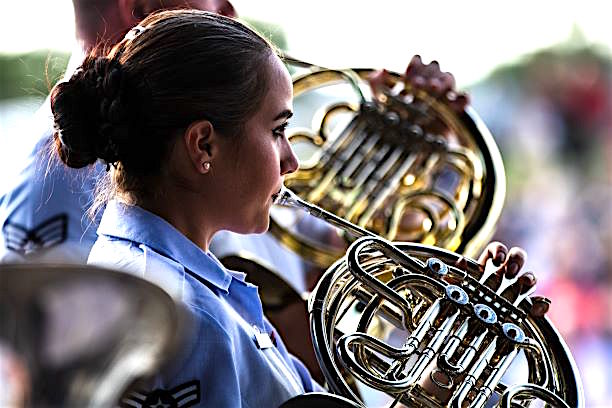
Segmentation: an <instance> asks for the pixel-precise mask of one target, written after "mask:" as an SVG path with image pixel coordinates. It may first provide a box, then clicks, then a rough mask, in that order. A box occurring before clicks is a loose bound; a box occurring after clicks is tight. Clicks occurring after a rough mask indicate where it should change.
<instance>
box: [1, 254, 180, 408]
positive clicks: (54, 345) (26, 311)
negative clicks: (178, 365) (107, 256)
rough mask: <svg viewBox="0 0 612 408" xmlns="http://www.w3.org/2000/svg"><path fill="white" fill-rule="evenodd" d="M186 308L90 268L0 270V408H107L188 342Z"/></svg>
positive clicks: (139, 283)
mask: <svg viewBox="0 0 612 408" xmlns="http://www.w3.org/2000/svg"><path fill="white" fill-rule="evenodd" d="M190 323H191V322H190V320H189V318H188V314H187V312H186V310H185V309H184V308H182V306H180V305H179V304H177V303H175V302H174V300H173V299H172V298H171V297H170V296H169V295H168V294H167V293H166V292H165V291H163V290H162V289H161V288H159V287H158V286H156V285H154V284H153V283H150V282H148V281H145V280H144V279H140V278H138V277H136V276H133V275H130V274H127V273H123V272H118V271H114V270H109V269H105V268H100V267H95V266H92V265H59V264H57V265H42V264H29V265H28V264H22V265H9V264H5V265H0V365H1V366H2V368H3V369H2V370H0V390H2V392H0V406H3V407H110V406H116V405H117V403H118V401H119V399H120V397H121V395H122V394H123V393H124V392H125V391H126V390H127V389H128V388H129V387H130V385H132V383H133V382H134V381H137V380H142V379H147V378H149V377H151V376H153V375H154V374H155V373H156V372H157V370H158V369H159V368H160V367H161V365H162V364H163V363H165V362H166V361H169V360H170V359H171V358H172V357H173V356H174V355H175V353H176V352H177V351H178V350H180V347H181V346H182V344H181V342H182V341H183V338H185V337H187V336H189V335H190V333H191V332H190V331H189V328H190Z"/></svg>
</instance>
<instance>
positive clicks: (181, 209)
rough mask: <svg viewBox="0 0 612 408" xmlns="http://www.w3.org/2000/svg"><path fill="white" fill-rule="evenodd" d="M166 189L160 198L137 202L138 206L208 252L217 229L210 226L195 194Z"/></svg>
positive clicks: (181, 190) (200, 202)
mask: <svg viewBox="0 0 612 408" xmlns="http://www.w3.org/2000/svg"><path fill="white" fill-rule="evenodd" d="M170 190H172V191H169V189H166V190H165V191H164V192H163V193H162V194H161V196H160V197H156V199H150V200H146V199H145V200H139V202H138V203H137V205H138V206H140V207H142V208H144V209H145V210H147V211H150V212H152V213H154V214H156V215H158V216H160V217H162V218H163V219H164V220H166V221H167V222H169V223H170V224H172V225H173V226H174V228H176V229H177V230H179V231H180V232H181V233H182V234H183V235H185V236H186V237H187V238H188V239H189V240H190V241H192V242H193V243H195V244H196V245H197V246H198V247H200V248H202V249H203V250H204V251H206V252H208V246H209V244H210V241H211V239H212V237H213V235H214V233H215V232H217V229H216V228H215V227H214V226H212V225H210V223H209V221H210V220H209V219H208V217H207V216H206V210H205V208H204V205H203V204H202V201H201V200H199V199H198V197H195V195H197V194H196V193H193V192H189V191H185V190H183V189H170Z"/></svg>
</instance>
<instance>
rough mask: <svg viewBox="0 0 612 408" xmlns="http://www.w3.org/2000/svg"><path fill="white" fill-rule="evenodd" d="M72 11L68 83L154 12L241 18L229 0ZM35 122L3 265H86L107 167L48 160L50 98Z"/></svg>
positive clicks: (94, 1)
mask: <svg viewBox="0 0 612 408" xmlns="http://www.w3.org/2000/svg"><path fill="white" fill-rule="evenodd" d="M73 6H74V15H75V29H76V31H75V34H76V41H75V46H74V50H73V52H72V56H71V58H70V61H69V63H68V68H67V70H66V75H65V77H64V80H67V79H68V78H70V77H71V76H72V74H73V73H74V71H75V69H76V68H77V67H78V66H79V65H80V64H81V63H82V62H83V58H84V56H85V54H86V53H87V52H88V51H90V50H91V49H93V48H94V47H96V46H98V45H100V44H103V45H112V44H115V43H116V42H118V41H120V40H121V39H122V38H123V36H124V35H125V33H126V32H127V31H128V30H129V29H130V28H132V27H133V26H134V25H136V24H137V23H138V22H139V21H140V20H142V19H143V18H144V17H146V16H147V15H148V14H150V13H151V12H153V11H156V10H159V9H162V8H176V7H189V8H199V9H202V10H207V11H211V12H215V13H218V14H221V15H224V16H228V17H235V16H236V12H235V10H234V7H233V6H232V4H231V3H230V2H229V1H227V0H199V1H191V0H190V1H187V0H73ZM33 120H34V121H35V122H36V126H35V129H39V130H37V131H40V137H39V138H37V139H36V142H35V144H34V145H33V146H32V148H31V153H30V154H29V156H28V158H27V159H26V160H25V161H24V162H23V167H22V169H21V170H20V172H19V176H18V178H17V179H16V180H15V181H14V182H13V183H12V184H10V185H9V187H8V189H7V190H6V191H0V263H1V262H24V261H49V262H71V263H85V261H86V260H87V255H88V254H89V251H90V249H91V246H92V245H93V243H94V241H95V240H96V228H97V223H98V221H99V220H98V219H95V218H94V219H92V218H91V217H89V216H88V214H87V209H88V208H89V207H90V205H91V204H92V202H93V196H94V190H95V185H96V180H97V179H98V178H100V176H101V175H102V174H104V166H103V165H97V166H95V167H93V168H90V169H84V170H80V171H76V172H69V171H66V169H65V168H64V167H63V166H61V165H58V163H57V161H56V160H54V159H53V158H52V156H50V155H49V153H48V152H49V150H50V149H51V141H52V139H51V136H52V134H53V120H52V117H51V111H50V109H49V99H47V100H45V102H44V103H43V105H42V106H41V107H40V109H39V111H38V112H37V113H36V115H35V117H34V119H33ZM20 139H23V138H20ZM26 140H32V139H31V138H26Z"/></svg>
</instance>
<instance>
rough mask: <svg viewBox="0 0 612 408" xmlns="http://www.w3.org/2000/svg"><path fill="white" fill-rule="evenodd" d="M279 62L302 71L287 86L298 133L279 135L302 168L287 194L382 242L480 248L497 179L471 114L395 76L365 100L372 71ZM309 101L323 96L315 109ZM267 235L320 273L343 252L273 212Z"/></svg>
mask: <svg viewBox="0 0 612 408" xmlns="http://www.w3.org/2000/svg"><path fill="white" fill-rule="evenodd" d="M285 60H286V61H287V62H288V63H289V64H293V65H298V66H302V67H308V68H309V72H308V73H307V74H305V75H300V76H297V77H295V78H294V81H293V88H294V99H295V101H296V105H299V106H298V108H297V109H296V115H295V117H294V119H293V120H292V122H298V126H297V127H295V126H294V127H289V128H288V130H287V131H288V137H289V140H290V141H291V143H292V145H293V146H294V149H295V150H296V151H297V153H298V156H299V157H300V162H301V163H300V168H299V169H298V171H297V172H295V173H293V174H290V175H288V176H287V177H286V180H285V185H286V186H287V187H288V188H290V189H291V190H293V191H294V192H296V193H297V194H298V195H299V196H300V197H302V198H303V199H305V200H306V201H308V202H310V203H313V204H316V205H318V206H320V207H322V208H324V209H326V210H328V211H330V212H332V213H334V214H335V215H337V216H339V217H342V218H345V219H347V220H348V221H350V222H352V223H354V224H356V225H359V226H360V227H362V228H365V229H367V230H370V231H373V232H374V233H376V234H378V235H380V236H383V237H384V238H386V239H388V240H390V241H410V242H422V243H425V244H430V245H436V246H439V247H444V248H447V249H449V250H453V251H458V252H461V253H463V254H465V255H467V256H475V255H476V254H477V253H478V252H479V251H480V250H481V249H482V248H483V247H484V245H485V244H486V243H487V242H488V240H489V238H490V237H491V235H492V233H493V228H494V225H495V223H496V221H497V219H498V218H499V215H500V213H501V208H502V205H503V201H504V195H505V175H504V170H503V163H502V160H501V156H500V153H499V150H498V149H497V146H496V144H495V142H494V140H493V138H492V136H491V134H490V133H489V132H488V130H487V129H486V127H485V125H484V124H483V123H482V121H481V120H480V119H479V118H478V115H477V114H476V113H475V112H474V111H473V110H472V109H470V108H468V109H466V110H465V112H463V113H461V114H458V113H457V112H455V111H453V110H452V109H451V108H450V107H449V106H448V104H446V103H443V102H441V101H440V100H438V99H436V98H434V97H432V96H430V95H428V94H427V93H426V92H424V91H421V90H414V89H413V88H412V87H411V86H410V84H407V83H404V81H402V78H401V76H400V75H398V74H392V75H391V76H390V78H389V80H390V81H391V83H390V84H389V87H390V91H384V92H383V91H376V92H374V91H371V90H370V89H369V87H368V86H367V82H366V78H367V77H368V75H370V74H371V73H372V72H373V70H371V69H353V70H334V69H326V68H322V67H318V66H315V65H312V64H308V63H304V62H301V61H299V60H296V59H294V58H290V57H287V58H285ZM314 91H316V92H314ZM317 94H319V95H321V94H323V95H325V97H324V98H325V99H326V101H325V102H326V104H325V105H324V106H323V107H321V108H318V106H320V102H319V101H315V100H314V99H316V98H317V97H318V96H317ZM311 105H314V106H316V107H317V108H316V109H309V108H308V106H311ZM310 116H312V118H310ZM309 119H311V120H310V122H311V123H308V120H309ZM300 122H301V123H300ZM300 124H301V125H306V124H308V126H299V125H300ZM434 125H435V126H434ZM270 232H271V233H272V234H273V235H275V236H276V237H277V238H278V239H279V241H280V242H282V243H283V244H285V245H286V246H287V247H289V248H290V249H292V250H293V251H295V252H297V253H298V254H299V255H301V256H302V257H303V258H304V259H306V260H308V261H310V262H313V263H315V264H316V265H318V266H320V267H327V266H329V265H330V264H331V263H332V262H334V261H335V260H337V259H338V258H340V257H341V256H342V255H343V254H344V253H345V251H346V244H345V243H341V244H339V245H330V242H329V241H328V240H326V239H325V237H321V238H313V236H314V235H316V234H313V233H312V231H303V230H302V224H301V215H300V214H299V213H293V214H291V215H288V214H287V213H286V211H284V212H283V211H278V210H273V211H272V216H271V225H270Z"/></svg>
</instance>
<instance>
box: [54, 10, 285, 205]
mask: <svg viewBox="0 0 612 408" xmlns="http://www.w3.org/2000/svg"><path fill="white" fill-rule="evenodd" d="M139 27H143V28H144V30H138V29H135V30H132V31H131V32H130V33H131V34H134V36H133V37H132V38H130V36H129V35H128V36H126V38H125V39H124V40H122V41H121V42H120V43H119V44H117V45H116V46H115V47H113V48H112V49H111V50H110V52H108V53H106V54H104V53H101V52H100V51H99V50H94V51H92V52H91V53H90V54H89V55H88V56H87V58H86V59H85V61H84V62H83V64H82V66H81V67H80V68H79V69H78V70H77V71H76V72H75V74H74V75H73V76H72V78H71V79H70V80H69V81H68V82H64V83H60V84H58V85H57V86H56V87H55V88H54V89H53V91H52V93H51V109H52V112H53V117H54V120H55V128H56V132H55V135H54V141H55V150H56V152H57V153H58V155H59V157H60V159H61V160H62V161H63V162H64V163H65V164H66V165H67V166H69V167H73V168H81V167H85V166H87V165H91V164H93V163H95V162H96V161H97V160H98V159H102V160H103V161H104V162H106V163H107V168H108V166H109V165H113V166H115V167H116V171H115V172H114V189H116V190H119V191H121V192H122V193H128V194H130V195H131V196H132V197H134V198H135V199H137V198H138V197H142V196H144V195H149V194H154V193H155V181H156V180H157V177H158V176H159V175H160V174H161V173H160V172H161V171H162V169H163V167H164V166H163V162H164V160H165V159H166V158H167V155H168V153H169V148H170V146H171V144H172V142H173V141H174V140H175V137H176V136H177V135H178V134H180V133H182V132H184V131H185V129H186V128H187V126H189V125H190V124H191V123H193V122H194V121H196V120H200V119H207V120H209V121H210V122H211V123H212V124H213V126H214V127H215V129H216V130H217V131H219V132H220V133H221V134H223V135H226V136H227V137H236V136H237V135H238V134H239V133H240V131H241V129H242V126H243V125H244V123H245V122H246V121H247V119H248V118H249V117H250V116H251V115H252V114H254V113H255V111H256V110H257V108H258V106H259V105H260V103H261V100H262V99H263V97H264V96H265V94H266V92H267V89H268V82H269V78H267V66H268V64H269V63H268V61H269V58H270V57H271V56H272V55H273V54H274V53H275V50H274V48H273V47H272V46H271V45H270V43H268V42H267V41H266V40H265V39H264V38H262V37H261V36H259V35H258V34H257V33H255V32H254V31H253V30H251V29H250V28H248V27H246V26H245V25H243V24H241V23H239V22H238V21H236V20H232V19H230V18H227V17H223V16H219V15H216V14H212V13H208V12H203V11H196V10H174V11H162V12H159V13H155V14H152V15H150V16H148V17H147V18H146V19H145V20H143V21H142V22H141V23H140V26H139ZM100 55H102V56H100ZM113 193H114V190H113V191H111V192H109V191H106V196H107V197H108V196H112V195H113ZM107 197H106V198H107Z"/></svg>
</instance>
